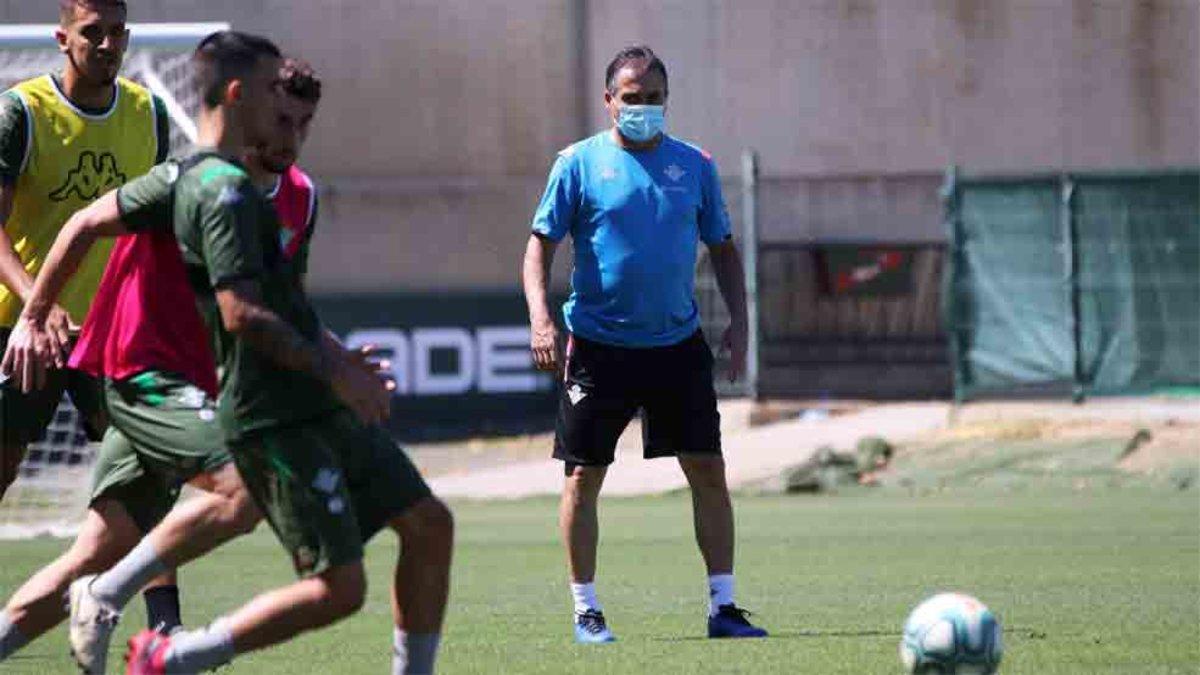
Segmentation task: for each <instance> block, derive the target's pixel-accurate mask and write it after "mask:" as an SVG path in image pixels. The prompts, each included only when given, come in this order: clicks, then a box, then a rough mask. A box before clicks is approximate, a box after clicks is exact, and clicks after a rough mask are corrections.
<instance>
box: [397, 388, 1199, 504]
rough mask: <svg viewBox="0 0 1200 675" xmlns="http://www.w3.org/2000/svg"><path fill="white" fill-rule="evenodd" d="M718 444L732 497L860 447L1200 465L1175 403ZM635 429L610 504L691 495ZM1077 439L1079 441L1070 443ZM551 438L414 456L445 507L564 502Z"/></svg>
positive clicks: (878, 416)
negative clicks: (1032, 447) (821, 452)
mask: <svg viewBox="0 0 1200 675" xmlns="http://www.w3.org/2000/svg"><path fill="white" fill-rule="evenodd" d="M721 415H722V425H721V427H722V434H723V438H724V444H725V459H726V464H727V467H728V476H729V483H730V486H731V487H733V488H738V487H743V486H750V485H755V484H758V483H761V482H762V481H763V480H766V479H770V478H773V477H775V476H778V475H779V474H780V473H781V472H782V471H784V470H785V469H787V468H788V467H791V466H795V465H797V464H800V463H803V462H805V461H806V460H808V459H809V458H810V457H811V456H812V454H813V453H814V452H815V451H816V449H817V448H819V447H821V446H823V445H833V446H835V447H838V448H851V447H853V445H854V443H855V442H857V441H858V439H860V438H862V437H863V436H868V435H877V436H882V437H884V438H886V439H888V440H889V441H891V442H892V443H905V442H910V441H914V442H915V441H920V442H927V441H937V440H952V439H953V438H955V437H958V438H962V439H964V440H965V439H967V438H970V437H972V436H974V437H975V438H978V437H980V436H988V437H993V438H995V437H1011V438H1018V437H1023V438H1065V437H1081V438H1082V437H1085V436H1086V437H1094V436H1095V437H1098V436H1103V437H1113V438H1133V436H1134V435H1135V434H1136V433H1137V432H1138V431H1139V430H1145V431H1146V432H1147V433H1148V435H1149V438H1146V439H1144V440H1143V441H1142V442H1140V443H1139V444H1138V446H1137V448H1136V450H1135V451H1133V452H1132V453H1131V454H1130V455H1129V457H1128V458H1126V460H1125V461H1124V462H1123V463H1122V466H1123V468H1127V469H1129V470H1146V469H1152V468H1153V467H1156V466H1161V465H1163V464H1164V463H1168V462H1170V461H1174V460H1176V459H1179V458H1182V457H1186V458H1190V459H1196V458H1200V401H1198V400H1196V399H1172V398H1120V399H1116V398H1114V399H1096V400H1093V401H1088V402H1086V403H1083V404H1079V405H1076V404H1073V403H1070V402H1066V401H1016V402H980V403H970V404H967V405H964V406H960V407H957V408H956V407H955V406H953V405H951V404H949V403H947V402H916V403H889V404H870V403H864V402H857V401H847V402H835V403H830V402H822V403H819V404H806V403H805V402H788V403H766V404H763V403H758V404H754V403H751V402H750V401H747V400H738V399H732V400H726V401H723V402H722V404H721ZM640 435H641V429H640V426H639V425H638V424H637V423H636V421H635V422H634V423H633V424H631V425H630V428H629V429H628V430H626V433H625V434H624V435H623V436H622V437H621V440H620V442H619V443H618V450H617V461H616V463H615V464H614V465H613V467H612V468H611V469H610V470H609V474H608V478H607V479H606V481H605V494H608V495H639V494H655V493H662V492H670V491H673V490H678V489H682V488H684V487H686V482H685V480H684V477H683V474H682V473H681V472H680V470H679V466H678V464H677V463H676V462H674V461H672V460H670V459H659V460H653V461H646V460H643V459H642V457H641V440H640ZM1072 435H1074V436H1072ZM552 444H553V434H538V435H534V436H523V437H515V438H501V439H475V440H472V441H467V442H460V443H449V444H428V445H419V446H414V447H413V448H411V451H412V455H413V457H414V459H415V460H416V462H417V464H418V465H419V466H420V467H421V469H422V471H424V472H425V473H426V475H427V476H429V477H430V482H431V484H432V485H433V487H434V489H435V490H436V491H437V492H438V493H439V494H441V495H443V496H446V497H451V498H465V499H514V498H521V497H529V496H536V495H553V494H557V493H558V492H559V490H560V489H561V487H562V465H561V463H559V462H557V461H555V460H552V459H549V454H550V450H551V446H552Z"/></svg>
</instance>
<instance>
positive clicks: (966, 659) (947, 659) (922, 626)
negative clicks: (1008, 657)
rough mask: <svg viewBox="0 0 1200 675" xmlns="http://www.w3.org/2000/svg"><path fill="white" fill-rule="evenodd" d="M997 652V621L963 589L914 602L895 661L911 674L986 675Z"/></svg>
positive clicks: (993, 665) (997, 660) (996, 662)
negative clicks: (902, 664) (914, 606)
mask: <svg viewBox="0 0 1200 675" xmlns="http://www.w3.org/2000/svg"><path fill="white" fill-rule="evenodd" d="M1002 653H1003V645H1002V643H1001V639H1000V622H999V621H998V620H997V619H996V616H995V615H994V614H992V610H990V609H988V608H987V606H986V605H984V604H983V603H982V602H980V601H978V600H976V599H975V598H973V597H971V596H969V595H964V594H962V593H940V594H938V595H935V596H933V597H932V598H929V599H928V600H926V601H925V602H922V603H921V604H920V605H917V608H916V609H914V610H913V611H912V614H909V615H908V620H907V621H905V622H904V637H903V638H901V639H900V660H901V661H902V662H903V663H904V669H905V672H907V673H913V674H914V675H933V674H934V673H937V674H938V675H991V674H992V673H995V672H996V670H997V669H998V668H999V667H1000V656H1001V654H1002Z"/></svg>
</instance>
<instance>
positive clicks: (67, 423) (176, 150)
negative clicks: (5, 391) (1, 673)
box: [0, 23, 229, 539]
mask: <svg viewBox="0 0 1200 675" xmlns="http://www.w3.org/2000/svg"><path fill="white" fill-rule="evenodd" d="M129 28H130V32H131V40H130V45H129V50H128V52H127V53H126V56H125V65H124V68H123V69H122V72H121V74H122V75H123V76H124V77H127V78H129V79H131V80H134V81H136V82H138V83H140V84H142V85H144V86H145V87H146V88H148V89H150V90H151V91H152V92H154V94H156V95H157V96H158V97H159V98H160V99H161V100H162V101H163V103H165V104H166V109H167V115H168V117H169V118H170V122H171V152H172V154H180V153H182V152H183V151H185V150H186V149H187V148H188V146H189V145H190V144H191V143H192V142H193V141H194V140H195V138H196V127H195V125H194V123H193V122H192V120H193V119H194V116H195V114H196V111H197V108H198V106H199V101H198V100H197V98H196V96H195V94H194V93H193V92H192V88H191V86H190V81H189V78H190V75H189V69H188V59H189V57H190V55H191V51H192V49H194V48H195V45H196V44H197V43H198V42H199V41H200V39H201V38H203V37H204V36H205V35H208V34H209V33H212V32H215V31H218V30H224V29H227V28H229V26H228V24H223V23H200V24H131V25H130V27H129ZM54 29H55V26H54V25H52V24H36V25H34V24H31V25H7V26H0V91H4V90H7V89H8V88H9V87H11V86H12V85H14V84H16V83H18V82H21V81H23V80H27V79H30V78H33V77H37V76H39V75H45V74H47V73H54V72H58V71H59V70H61V69H62V64H63V56H62V54H60V53H59V52H58V50H57V48H56V47H57V45H56V43H55V41H54ZM6 386H10V385H6ZM95 458H96V445H95V444H89V443H88V442H87V438H86V436H85V434H84V433H83V428H82V425H81V423H80V421H79V419H78V416H77V414H76V412H75V408H74V406H72V405H71V403H70V401H69V400H68V399H67V398H65V397H64V399H63V401H62V403H61V404H60V405H59V408H58V411H57V413H56V414H55V416H54V421H53V422H52V423H51V424H50V426H49V428H48V429H47V430H46V434H45V436H44V437H43V438H42V440H40V441H38V442H37V443H34V444H32V445H31V446H30V447H29V452H28V453H27V454H26V456H25V460H24V461H23V462H22V463H21V467H20V469H19V470H18V477H17V481H16V483H14V484H13V485H12V487H10V488H9V489H8V493H7V494H5V496H4V499H3V501H0V539H17V538H27V537H34V536H39V535H53V536H69V535H71V534H72V533H73V532H74V531H75V529H77V527H78V524H79V521H80V519H81V517H82V516H83V511H84V509H85V507H86V505H87V497H88V486H89V482H90V473H91V467H92V464H93V463H94V461H95Z"/></svg>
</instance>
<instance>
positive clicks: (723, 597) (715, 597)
mask: <svg viewBox="0 0 1200 675" xmlns="http://www.w3.org/2000/svg"><path fill="white" fill-rule="evenodd" d="M732 604H734V603H733V575H732V574H712V575H709V577H708V615H709V616H716V615H717V610H718V609H720V608H721V605H732Z"/></svg>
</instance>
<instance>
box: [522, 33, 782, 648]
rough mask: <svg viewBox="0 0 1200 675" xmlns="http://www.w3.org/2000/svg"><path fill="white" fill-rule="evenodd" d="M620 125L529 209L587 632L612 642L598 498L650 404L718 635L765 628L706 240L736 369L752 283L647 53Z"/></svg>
mask: <svg viewBox="0 0 1200 675" xmlns="http://www.w3.org/2000/svg"><path fill="white" fill-rule="evenodd" d="M604 101H605V104H606V106H607V108H608V113H609V116H610V117H611V119H612V122H613V127H612V128H611V129H608V130H605V131H603V132H601V133H599V134H597V135H595V136H592V137H591V138H588V139H585V140H582V141H580V142H578V143H575V144H574V145H572V146H570V147H568V148H567V149H565V150H563V151H562V152H560V153H559V156H558V159H557V161H556V162H555V164H554V168H553V169H551V171H550V178H549V184H548V185H547V186H546V192H545V194H544V195H543V197H542V200H541V203H540V204H539V206H538V209H537V213H536V214H535V215H534V218H533V235H532V236H531V237H530V239H529V244H528V246H527V248H526V252H525V261H524V280H525V296H526V300H527V302H528V304H529V316H530V323H531V324H532V332H533V339H532V344H531V347H532V350H533V358H534V361H535V363H536V364H537V366H538V367H539V368H542V369H544V370H559V369H560V368H561V369H562V370H563V371H564V381H563V387H562V395H561V398H560V401H559V408H558V424H557V432H556V434H555V440H554V456H555V457H557V458H558V459H561V460H563V462H564V465H565V468H566V474H567V479H566V482H565V485H564V488H563V494H562V503H561V506H560V510H559V519H560V527H561V530H562V536H563V539H564V542H565V544H566V548H567V555H568V564H569V571H570V576H571V593H572V595H573V597H574V603H575V638H576V640H577V641H579V642H582V643H600V642H610V641H612V640H613V635H612V632H611V630H610V629H609V628H608V625H607V622H606V620H605V618H604V614H603V611H602V607H601V605H600V602H599V600H598V599H597V597H596V591H595V585H594V584H595V572H596V547H597V541H598V538H599V522H598V520H597V516H596V503H597V500H598V498H599V494H600V486H601V485H602V484H603V482H604V475H605V472H606V471H607V469H608V465H609V464H611V463H612V461H613V454H614V451H615V449H616V444H617V439H618V437H619V436H620V435H621V432H622V431H623V430H624V429H625V427H626V426H627V425H628V424H629V421H630V420H631V419H632V417H633V415H634V413H636V412H637V411H638V410H639V409H640V410H641V411H642V422H643V428H642V442H643V445H644V446H645V447H644V454H645V456H646V457H647V458H652V457H667V456H675V457H677V458H678V461H679V465H680V467H682V469H683V472H684V474H685V475H686V476H687V480H688V484H689V486H690V487H691V490H692V506H693V509H694V511H695V514H694V515H695V528H696V540H697V542H698V543H699V545H700V552H701V554H702V556H703V557H704V563H705V566H706V567H707V569H708V590H709V618H708V635H709V637H762V636H765V635H766V631H764V630H762V629H761V628H758V627H756V626H753V625H752V624H750V622H749V621H748V620H747V619H746V614H747V613H746V612H745V611H744V610H743V609H741V608H739V607H738V606H737V605H736V604H735V602H734V577H733V550H734V535H733V508H732V506H731V504H730V499H729V490H728V488H727V486H726V484H725V462H724V460H723V459H722V457H721V430H720V418H719V415H718V413H717V399H716V394H715V392H714V390H713V357H712V353H711V352H710V350H709V347H708V344H707V343H706V342H705V340H704V335H703V334H702V333H701V332H700V330H699V316H698V310H697V307H696V303H695V300H694V299H693V283H694V282H693V278H694V277H693V275H694V266H695V262H696V243H697V238H699V239H700V240H701V241H703V242H704V243H705V244H706V245H707V246H708V250H709V255H710V256H711V258H712V263H713V269H714V271H715V272H716V276H717V282H718V284H719V286H720V289H721V295H722V296H723V297H724V299H725V304H726V305H727V306H728V307H729V313H730V315H731V316H732V317H733V320H732V324H731V325H730V327H729V329H728V331H727V332H726V333H725V336H724V339H723V340H722V345H723V347H725V348H726V349H728V350H730V353H731V363H732V366H731V367H732V373H731V376H733V377H736V376H737V375H738V374H740V373H741V371H742V369H743V367H744V364H745V358H746V304H745V279H744V277H743V273H742V267H741V263H740V260H739V257H738V252H737V249H736V248H735V246H734V244H733V242H732V240H731V237H730V230H729V218H728V215H727V214H726V212H725V203H724V200H723V198H722V196H721V188H720V183H719V181H718V177H717V169H716V166H715V165H714V164H713V161H712V158H711V157H710V156H709V155H708V153H706V152H704V151H703V150H700V149H698V148H696V147H693V146H691V145H688V144H686V143H683V142H681V141H678V140H676V139H674V138H672V137H670V136H668V135H666V134H665V133H663V127H664V119H665V117H664V113H665V108H666V103H667V69H666V66H665V65H664V64H663V62H662V61H661V60H659V58H658V57H657V56H655V55H654V52H652V51H651V50H650V49H649V48H648V47H632V48H629V49H625V50H622V51H621V52H620V53H618V54H617V55H616V57H615V58H614V59H613V60H612V62H611V63H609V65H608V69H607V71H606V73H605V92H604ZM568 234H570V235H571V237H572V239H573V241H574V242H575V269H574V275H573V277H572V293H571V297H570V299H569V300H568V301H567V303H566V305H565V307H564V308H563V313H564V316H565V319H566V324H567V329H568V330H569V331H570V337H569V339H568V342H567V348H566V358H565V363H564V362H563V360H562V357H561V355H560V354H559V343H558V339H559V338H558V331H557V329H556V328H555V324H554V320H553V319H552V318H551V313H550V308H549V306H548V304H547V299H546V287H547V279H548V278H549V270H550V266H551V263H552V262H553V259H554V251H555V249H556V247H557V244H558V242H559V241H561V240H562V239H563V238H564V237H565V236H567V235H568Z"/></svg>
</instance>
